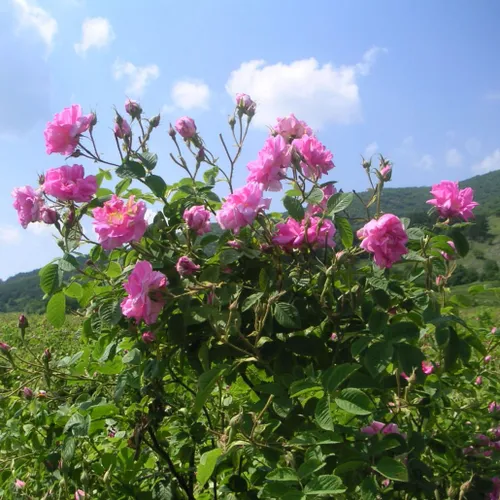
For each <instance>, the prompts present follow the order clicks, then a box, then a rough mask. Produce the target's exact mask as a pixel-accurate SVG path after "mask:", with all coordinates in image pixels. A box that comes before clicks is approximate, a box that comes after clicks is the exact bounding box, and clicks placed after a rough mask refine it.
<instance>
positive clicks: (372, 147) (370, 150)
mask: <svg viewBox="0 0 500 500" xmlns="http://www.w3.org/2000/svg"><path fill="white" fill-rule="evenodd" d="M377 151H378V144H377V143H376V142H375V141H374V142H372V143H370V144H368V146H366V149H365V158H366V159H369V158H371V157H372V156H373V155H374V154H375V153H376V152H377Z"/></svg>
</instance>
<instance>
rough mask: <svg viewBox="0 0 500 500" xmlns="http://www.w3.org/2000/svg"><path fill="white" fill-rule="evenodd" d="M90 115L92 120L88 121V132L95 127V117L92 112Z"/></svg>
mask: <svg viewBox="0 0 500 500" xmlns="http://www.w3.org/2000/svg"><path fill="white" fill-rule="evenodd" d="M91 115H92V118H91V119H90V130H92V128H93V127H95V126H96V125H97V115H96V114H95V113H94V112H92V113H91Z"/></svg>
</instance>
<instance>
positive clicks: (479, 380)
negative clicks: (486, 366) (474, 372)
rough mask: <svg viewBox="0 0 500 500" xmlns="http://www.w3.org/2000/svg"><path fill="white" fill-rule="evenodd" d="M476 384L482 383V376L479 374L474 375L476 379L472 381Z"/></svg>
mask: <svg viewBox="0 0 500 500" xmlns="http://www.w3.org/2000/svg"><path fill="white" fill-rule="evenodd" d="M474 383H475V384H476V385H482V383H483V377H481V376H479V377H476V380H475V382H474Z"/></svg>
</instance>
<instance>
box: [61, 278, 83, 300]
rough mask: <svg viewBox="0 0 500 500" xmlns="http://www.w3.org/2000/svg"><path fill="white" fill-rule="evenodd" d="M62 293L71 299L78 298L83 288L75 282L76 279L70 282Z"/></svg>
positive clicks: (81, 294)
mask: <svg viewBox="0 0 500 500" xmlns="http://www.w3.org/2000/svg"><path fill="white" fill-rule="evenodd" d="M63 292H64V294H65V295H66V296H67V297H71V298H73V299H80V298H81V297H82V296H83V288H82V285H80V283H77V282H76V281H73V283H70V284H69V285H68V286H67V287H66V288H65V289H64V290H63Z"/></svg>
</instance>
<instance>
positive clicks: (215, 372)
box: [193, 364, 228, 414]
mask: <svg viewBox="0 0 500 500" xmlns="http://www.w3.org/2000/svg"><path fill="white" fill-rule="evenodd" d="M227 369H228V365H225V364H220V365H219V366H216V367H215V368H212V369H211V370H208V372H205V373H202V374H201V376H200V378H199V380H198V392H197V393H196V398H195V401H194V408H193V413H194V414H198V413H200V411H201V409H202V408H203V405H204V404H205V402H206V401H207V399H208V398H209V396H210V394H211V392H212V390H213V388H214V387H215V384H216V383H217V380H219V378H220V377H221V376H223V375H224V373H225V372H226V370H227Z"/></svg>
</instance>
